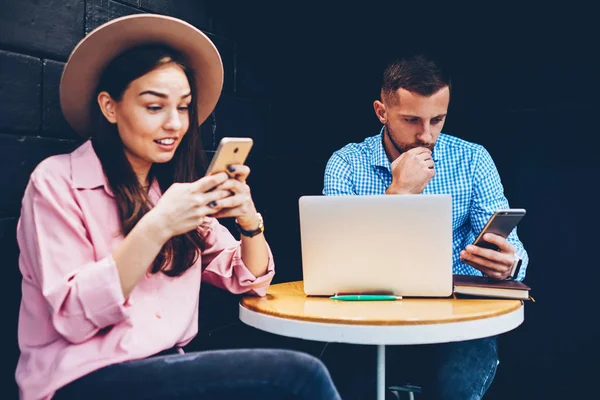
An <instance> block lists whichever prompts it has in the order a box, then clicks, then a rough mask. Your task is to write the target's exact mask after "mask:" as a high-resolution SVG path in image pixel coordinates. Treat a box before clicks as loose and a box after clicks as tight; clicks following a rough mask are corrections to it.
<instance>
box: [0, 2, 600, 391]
mask: <svg viewBox="0 0 600 400" xmlns="http://www.w3.org/2000/svg"><path fill="white" fill-rule="evenodd" d="M413 3H414V2H413ZM411 4H412V3H410V4H409V3H408V2H398V1H389V2H386V1H382V2H376V3H375V2H373V3H369V4H363V5H361V6H360V7H353V6H350V5H349V3H341V2H322V1H321V2H311V1H305V2H295V3H289V2H275V1H260V2H248V1H233V0H229V1H208V0H205V1H199V0H177V1H167V0H160V1H158V0H155V1H150V0H119V1H113V0H86V1H83V0H79V1H78V0H63V1H60V2H59V1H53V0H50V1H45V2H39V1H33V0H21V1H17V0H0V10H2V12H1V14H0V104H2V107H0V140H2V142H1V143H2V144H0V163H1V165H2V167H4V168H3V173H2V175H1V178H0V190H1V191H2V193H3V194H4V196H3V197H2V200H0V205H1V207H0V246H2V250H3V251H2V254H3V255H4V257H3V267H4V269H5V270H6V271H9V272H8V275H9V279H8V284H6V287H7V289H6V290H4V291H3V296H6V298H7V299H6V301H5V304H6V305H7V308H6V315H7V319H8V320H9V321H10V322H9V323H8V326H15V322H16V318H17V310H18V301H19V293H20V288H19V282H20V281H19V274H18V271H17V248H16V243H15V240H14V230H15V224H16V221H17V218H18V213H19V201H20V196H21V195H22V191H23V188H24V185H25V183H26V180H27V177H28V174H29V173H30V171H31V170H32V169H33V168H34V166H35V165H36V164H37V162H39V161H40V160H41V159H43V158H44V157H46V156H48V155H50V154H54V153H58V152H66V151H69V150H70V149H71V148H73V147H74V146H76V144H77V143H78V140H77V137H76V136H75V134H74V133H73V132H72V131H71V130H70V129H69V128H68V127H67V126H66V122H65V121H64V119H63V117H62V115H61V113H60V108H59V106H58V82H59V80H60V73H61V70H62V67H63V65H64V64H63V63H64V62H65V61H66V59H67V57H68V55H69V52H70V51H71V49H72V48H73V46H74V45H75V44H76V43H77V41H78V40H79V39H80V38H81V37H82V36H83V35H84V33H86V32H89V31H91V30H92V29H93V28H95V27H96V26H98V25H99V24H101V23H103V22H105V21H108V20H110V19H111V18H114V17H117V16H120V15H127V14H132V13H136V12H158V13H165V14H169V15H174V16H178V17H181V18H183V19H186V20H187V21H188V22H191V23H192V24H194V25H196V26H198V27H199V28H201V29H203V30H204V31H205V32H207V33H208V34H209V35H210V37H211V39H213V40H214V42H215V44H216V46H217V47H218V48H219V50H220V52H221V55H222V57H223V61H224V65H225V71H226V81H225V82H226V83H225V87H224V93H223V96H222V98H221V100H220V102H219V104H218V105H217V108H216V110H215V112H214V113H213V116H212V117H211V118H209V120H208V121H207V122H206V123H205V124H204V125H203V127H202V135H203V140H204V143H205V144H206V147H207V149H209V150H210V149H214V148H215V146H216V144H217V143H218V141H219V139H220V138H221V137H223V136H225V135H227V136H231V135H237V136H252V137H253V138H254V139H255V140H256V148H255V150H254V151H253V152H252V154H251V157H250V160H249V164H250V166H251V168H252V171H253V172H252V175H251V178H250V181H249V182H250V184H251V186H252V189H253V194H254V197H255V201H256V203H257V206H258V208H259V209H260V210H261V211H262V212H263V215H264V216H265V222H266V226H267V238H268V240H269V243H270V244H271V247H272V249H273V252H274V254H275V258H276V260H277V276H276V279H275V280H276V282H282V281H288V280H293V279H300V278H301V276H302V274H301V259H300V237H299V224H298V209H297V202H298V198H299V197H300V196H301V195H304V194H318V193H320V191H321V189H322V179H323V170H324V167H325V163H326V161H327V159H328V157H329V156H330V155H331V153H332V152H333V151H335V150H336V149H338V148H340V147H342V146H343V145H344V144H346V143H348V142H351V141H359V140H362V139H363V138H364V137H366V136H370V135H374V134H376V133H377V132H378V130H379V125H378V121H377V120H376V118H375V116H374V114H373V111H372V102H373V100H374V99H375V96H376V95H377V92H378V88H377V81H378V78H379V73H380V71H381V68H382V66H383V64H384V62H385V61H386V60H387V59H389V58H390V57H392V56H396V55H399V54H402V53H403V52H406V51H409V50H415V49H421V50H428V51H434V52H437V53H438V54H440V55H441V56H442V57H443V58H445V59H446V61H447V62H448V63H449V65H450V66H451V67H452V71H453V93H452V100H451V110H450V114H449V117H448V120H447V123H446V126H445V129H444V131H445V132H447V133H451V134H454V135H457V136H459V137H462V138H465V139H467V140H472V141H475V142H478V143H481V144H483V145H485V146H486V147H487V148H488V150H489V151H490V153H491V154H492V156H493V157H494V160H495V161H496V164H497V166H498V169H499V170H500V173H501V176H502V179H503V183H504V186H505V192H506V194H507V196H508V198H509V200H510V202H511V205H513V206H515V207H525V208H527V210H528V215H527V217H526V218H525V219H524V220H523V222H522V223H521V224H520V230H519V232H520V236H521V238H522V239H523V241H524V243H525V245H526V247H527V248H528V250H529V252H530V255H531V260H532V261H531V265H530V269H529V272H528V277H527V283H528V284H530V286H532V287H533V289H534V291H533V295H534V297H536V300H537V302H536V303H528V304H527V308H526V321H525V324H524V325H523V326H521V327H520V328H519V329H517V330H515V331H513V332H510V333H508V334H506V335H503V336H502V337H501V350H500V351H501V359H502V362H501V364H500V368H499V370H498V374H497V377H496V380H495V383H494V384H493V386H492V388H491V390H490V392H489V395H488V396H487V397H486V398H489V399H492V400H494V399H506V398H510V399H534V398H558V397H560V398H580V397H581V398H585V397H591V396H584V395H586V394H587V393H589V392H590V391H591V390H595V389H594V386H593V379H592V371H595V369H594V368H591V369H589V368H588V369H586V368H584V365H595V362H596V360H597V359H598V358H599V356H600V352H599V351H598V349H599V346H598V344H597V343H596V342H597V337H598V335H599V334H600V331H599V328H598V325H597V324H593V323H591V321H592V320H593V315H595V312H594V311H595V309H594V308H593V305H594V304H595V303H596V302H595V300H596V299H595V294H596V287H595V286H596V282H598V280H599V278H600V272H599V271H600V270H599V269H598V268H596V265H597V261H596V257H595V256H596V254H595V238H596V236H597V235H596V227H597V226H600V218H599V217H598V213H597V212H596V211H595V210H596V208H597V206H596V204H597V200H596V197H595V195H594V193H595V191H594V185H595V183H596V181H597V176H598V174H599V173H600V170H599V167H598V156H597V155H596V151H595V150H596V148H597V147H598V145H599V144H600V135H598V132H597V131H598V128H597V124H596V123H595V119H596V118H595V114H596V113H597V110H598V106H599V103H600V101H599V100H598V98H597V93H598V92H599V89H600V80H599V79H598V75H597V72H596V71H598V70H599V69H600V68H599V67H600V64H599V63H598V61H597V57H595V53H594V51H593V49H594V48H595V47H597V46H596V43H595V42H594V40H595V38H596V37H597V34H596V32H595V30H594V29H595V28H594V27H595V25H596V23H595V21H593V20H592V17H591V16H593V15H595V14H594V13H592V12H590V11H589V10H582V9H576V8H572V9H571V8H568V7H563V8H561V9H560V10H558V9H557V10H553V9H552V8H551V7H549V6H547V7H544V8H543V9H537V8H533V7H526V6H523V5H522V6H520V8H519V9H518V12H517V11H515V10H514V9H509V8H506V9H503V8H502V7H501V6H498V7H497V8H496V9H493V10H491V9H487V10H483V9H482V10H478V9H474V8H469V9H466V8H464V9H461V8H459V7H458V6H457V5H454V4H453V7H452V8H448V9H440V8H436V7H433V6H431V7H430V8H429V9H423V8H421V7H419V6H417V5H414V4H413V5H411ZM360 217H361V218H368V216H360ZM565 283H566V286H568V287H569V289H567V290H566V291H567V292H568V293H565V289H559V288H564V287H565ZM571 292H573V293H571ZM204 304H206V303H204ZM228 310H229V312H230V313H232V314H235V305H234V306H233V307H230V308H228ZM213 311H214V309H213ZM11 324H12V325H11ZM9 332H11V335H13V336H12V337H11V339H8V338H6V337H5V339H4V340H5V341H7V343H8V342H11V343H10V345H8V346H7V349H6V350H4V349H3V355H4V360H5V362H4V363H5V364H6V366H7V367H6V368H4V369H3V370H4V371H12V370H13V368H14V363H15V360H16V357H17V349H16V346H13V344H14V343H15V341H16V330H15V329H13V330H9ZM228 335H229V336H228ZM217 336H223V337H227V338H230V339H231V340H232V341H236V340H237V339H238V338H239V335H238V336H235V334H225V333H223V332H221V333H219V334H218V335H213V336H212V337H213V339H214V338H215V337H217ZM285 343H287V342H284V341H283V339H281V340H280V341H276V340H272V342H271V343H267V345H282V346H284V344H285ZM215 346H217V345H215ZM293 346H298V344H297V343H294V344H293ZM332 347H335V345H332ZM317 354H318V353H317ZM389 361H390V362H392V361H391V360H389ZM400 362H403V361H400ZM373 367H374V365H373ZM3 374H4V372H3ZM6 379H7V383H6V385H3V388H12V387H13V386H14V384H13V383H12V379H13V378H12V376H9V375H6Z"/></svg>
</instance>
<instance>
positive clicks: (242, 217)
mask: <svg viewBox="0 0 600 400" xmlns="http://www.w3.org/2000/svg"><path fill="white" fill-rule="evenodd" d="M229 172H230V173H231V176H233V178H231V179H228V180H227V181H225V182H224V183H222V184H220V185H219V186H218V187H217V188H216V190H219V191H220V190H225V191H227V192H228V193H229V194H230V196H229V197H227V198H225V199H221V200H217V207H218V208H219V210H220V211H218V212H217V213H215V214H214V215H212V217H215V218H227V217H234V218H236V219H237V222H238V224H239V225H240V226H241V227H242V228H243V229H248V230H252V229H256V227H257V226H258V217H257V215H256V207H255V206H254V202H253V201H252V195H251V194H250V187H249V186H248V185H247V184H246V179H247V178H248V175H250V168H248V167H247V166H246V165H232V166H230V167H229Z"/></svg>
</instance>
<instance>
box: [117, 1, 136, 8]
mask: <svg viewBox="0 0 600 400" xmlns="http://www.w3.org/2000/svg"><path fill="white" fill-rule="evenodd" d="M121 3H125V4H129V5H130V6H134V7H139V6H140V0H121Z"/></svg>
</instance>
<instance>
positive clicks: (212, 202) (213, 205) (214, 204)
mask: <svg viewBox="0 0 600 400" xmlns="http://www.w3.org/2000/svg"><path fill="white" fill-rule="evenodd" d="M208 206H209V207H213V208H214V207H216V206H217V202H216V201H211V202H210V203H208Z"/></svg>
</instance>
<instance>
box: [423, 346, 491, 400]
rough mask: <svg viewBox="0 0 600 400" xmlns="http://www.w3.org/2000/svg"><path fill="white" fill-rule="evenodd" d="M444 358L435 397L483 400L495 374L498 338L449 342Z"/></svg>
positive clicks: (435, 385) (440, 367)
mask: <svg viewBox="0 0 600 400" xmlns="http://www.w3.org/2000/svg"><path fill="white" fill-rule="evenodd" d="M441 357H442V358H441V360H440V361H441V362H440V365H439V369H438V373H437V376H436V378H435V381H436V382H435V384H434V385H433V386H434V387H433V388H432V389H433V390H434V392H435V394H436V395H435V396H434V398H443V399H469V400H471V399H473V400H477V399H481V398H482V397H483V395H484V394H485V392H486V391H487V390H488V388H489V387H490V385H491V383H492V381H493V379H494V376H495V375H496V369H497V366H498V352H497V343H496V338H495V337H489V338H483V339H476V340H470V341H465V342H456V343H452V344H450V343H449V344H448V346H445V349H444V351H443V352H442V354H441Z"/></svg>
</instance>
